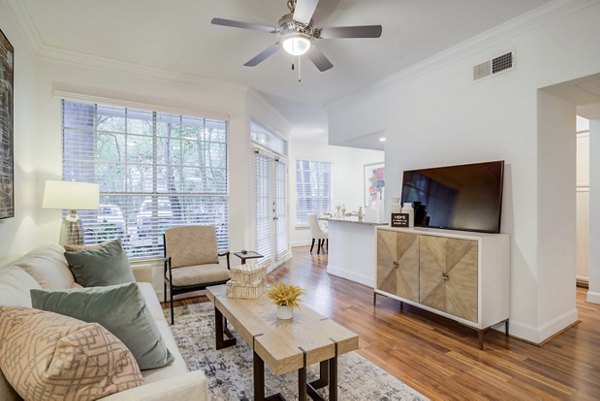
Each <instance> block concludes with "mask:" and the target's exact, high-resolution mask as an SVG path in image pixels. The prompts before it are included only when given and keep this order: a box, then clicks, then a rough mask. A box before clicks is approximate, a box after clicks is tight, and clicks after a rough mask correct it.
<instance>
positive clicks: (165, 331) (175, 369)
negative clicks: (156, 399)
mask: <svg viewBox="0 0 600 401" xmlns="http://www.w3.org/2000/svg"><path fill="white" fill-rule="evenodd" d="M156 325H157V326H158V329H159V330H160V333H161V334H162V337H163V339H164V340H165V343H166V344H167V347H168V348H169V349H170V350H173V357H174V360H173V363H172V364H170V365H169V366H165V367H164V368H160V369H149V370H143V371H142V375H143V376H144V381H145V382H146V383H153V382H155V381H158V380H163V379H166V378H169V377H174V376H180V375H182V374H185V373H187V372H188V368H187V365H186V363H185V360H184V359H183V357H182V356H181V353H180V352H179V348H178V347H177V343H176V342H175V337H173V334H172V333H171V328H170V326H169V323H167V321H166V320H161V321H158V322H156Z"/></svg>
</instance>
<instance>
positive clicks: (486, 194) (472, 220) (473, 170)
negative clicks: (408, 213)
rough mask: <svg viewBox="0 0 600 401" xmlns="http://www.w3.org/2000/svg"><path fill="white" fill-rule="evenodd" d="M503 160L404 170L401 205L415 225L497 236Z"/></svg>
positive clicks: (500, 210) (500, 211)
mask: <svg viewBox="0 0 600 401" xmlns="http://www.w3.org/2000/svg"><path fill="white" fill-rule="evenodd" d="M503 175H504V161H503V160H502V161H493V162H486V163H475V164H464V165H459V166H448V167H437V168H428V169H423V170H412V171H405V172H404V176H403V182H402V203H406V202H409V203H412V204H413V208H414V209H415V226H417V227H432V228H445V229H449V230H463V231H476V232H483V233H499V232H500V217H501V213H502V187H503Z"/></svg>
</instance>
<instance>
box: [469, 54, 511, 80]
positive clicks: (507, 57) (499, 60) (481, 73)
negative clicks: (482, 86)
mask: <svg viewBox="0 0 600 401" xmlns="http://www.w3.org/2000/svg"><path fill="white" fill-rule="evenodd" d="M511 68H513V53H512V52H509V53H506V54H503V55H501V56H498V57H494V58H493V59H491V60H487V61H485V62H483V63H481V64H477V65H476V66H474V67H473V81H477V80H478V79H481V78H485V77H487V76H490V75H494V74H498V73H499V72H502V71H506V70H510V69H511Z"/></svg>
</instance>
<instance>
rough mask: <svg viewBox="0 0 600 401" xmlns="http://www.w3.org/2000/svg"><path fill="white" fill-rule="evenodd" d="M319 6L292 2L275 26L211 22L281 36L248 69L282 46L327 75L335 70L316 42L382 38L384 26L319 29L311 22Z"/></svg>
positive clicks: (311, 0) (298, 0)
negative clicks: (302, 56) (306, 58)
mask: <svg viewBox="0 0 600 401" xmlns="http://www.w3.org/2000/svg"><path fill="white" fill-rule="evenodd" d="M317 4H319V0H289V1H288V2H287V6H288V8H289V10H290V13H289V14H286V15H284V16H283V17H281V18H280V19H279V22H278V23H277V26H276V27H271V26H266V25H258V24H251V23H248V22H241V21H234V20H230V19H224V18H213V19H212V20H211V23H213V24H215V25H223V26H230V27H234V28H242V29H250V30H253V31H262V32H268V33H271V34H277V35H279V40H278V41H277V42H276V43H275V44H274V45H271V46H269V47H268V48H267V49H265V50H263V51H262V52H260V53H259V54H257V55H256V56H255V57H254V58H252V59H251V60H249V61H248V62H246V63H245V64H244V65H245V66H247V67H254V66H256V65H258V64H260V63H261V62H263V61H264V60H265V59H267V58H268V57H270V56H272V55H273V54H275V53H276V52H277V51H278V50H279V49H280V48H281V47H283V49H284V50H285V51H286V52H287V53H289V54H291V55H292V56H301V55H303V54H306V55H307V56H308V58H309V59H310V61H312V62H313V64H314V65H315V66H316V67H317V68H318V69H319V71H321V72H324V71H327V70H329V69H330V68H331V67H333V64H331V62H330V61H329V60H328V59H327V57H325V55H324V54H323V53H322V52H321V51H320V50H319V48H318V47H317V46H316V43H315V42H316V41H317V40H319V39H341V38H378V37H380V36H381V30H382V28H381V25H360V26H339V27H329V28H317V27H315V26H314V25H313V21H312V16H313V14H314V12H315V9H316V8H317Z"/></svg>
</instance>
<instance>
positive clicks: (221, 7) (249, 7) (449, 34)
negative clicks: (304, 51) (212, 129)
mask: <svg viewBox="0 0 600 401" xmlns="http://www.w3.org/2000/svg"><path fill="white" fill-rule="evenodd" d="M19 1H23V2H24V4H25V6H26V9H27V11H28V13H29V14H30V16H31V20H32V22H33V25H34V26H35V28H36V30H37V32H38V33H39V36H40V39H41V41H42V43H43V44H44V45H45V46H49V47H56V48H61V49H67V50H71V51H75V52H81V53H87V54H93V55H97V56H103V57H107V58H110V59H116V60H122V61H127V62H133V63H137V64H142V65H148V66H152V67H158V68H163V69H168V70H172V71H177V72H183V73H188V74H196V75H200V76H204V77H208V78H212V79H218V80H225V81H231V82H236V83H240V84H243V85H247V86H250V87H252V88H254V89H256V90H257V91H258V92H260V93H262V94H263V95H264V96H265V97H266V98H267V99H268V100H269V101H270V102H272V103H273V104H274V105H275V106H276V107H277V108H278V109H279V110H280V111H281V112H282V113H283V114H284V116H286V117H287V118H288V119H289V121H290V123H292V125H294V126H295V127H296V130H295V131H297V132H302V131H306V132H307V133H310V132H312V133H315V132H323V130H324V129H326V127H327V117H326V115H325V113H324V111H323V109H322V106H323V105H325V104H327V103H329V102H332V101H334V100H336V99H338V98H340V97H343V96H344V95H347V94H349V93H351V92H354V91H356V90H358V89H360V88H362V87H364V86H367V85H369V84H370V83H373V82H375V81H377V80H379V79H381V78H383V77H385V76H387V75H390V74H392V73H394V72H396V71H399V70H401V69H403V68H406V67H408V66H410V65H412V64H414V63H416V62H418V61H421V60H423V59H425V58H427V57H429V56H432V55H433V54H435V53H437V52H439V51H441V50H443V49H446V48H448V47H450V46H452V45H455V44H457V43H459V42H461V41H463V40H466V39H468V38H470V37H472V36H475V35H477V34H479V33H481V32H483V31H486V30H488V29H490V28H492V27H494V26H496V25H498V24H500V23H502V22H505V21H507V20H509V19H512V18H514V17H516V16H518V15H520V14H522V13H524V12H527V11H529V10H531V9H533V8H536V7H538V6H541V5H543V4H545V3H547V2H548V1H549V0H502V1H498V0H453V1H448V0H368V1H367V0H362V1H361V0H321V1H320V3H319V5H318V7H317V12H316V13H315V16H314V22H315V25H316V26H319V27H324V26H344V25H367V24H381V25H382V26H383V34H382V37H381V38H380V39H336V40H321V41H319V42H318V46H319V47H320V48H321V50H322V51H323V53H325V55H326V56H327V57H328V58H329V59H330V60H331V62H332V63H333V65H334V68H333V69H331V70H329V71H327V72H324V73H320V72H319V71H318V70H317V69H316V68H315V67H314V66H313V65H312V64H310V62H309V61H308V60H306V61H305V60H303V61H302V75H303V79H302V82H301V83H298V82H297V75H296V72H293V71H291V70H290V66H291V63H292V58H291V56H288V55H286V54H285V53H284V52H282V51H280V52H279V53H277V54H275V55H274V56H272V57H271V58H269V59H267V60H266V61H264V62H263V63H262V64H260V65H258V66H257V67H253V68H250V67H244V66H243V64H244V63H245V62H246V61H248V60H249V59H250V58H252V57H254V56H255V55H256V54H257V53H259V52H260V51H262V50H263V49H265V48H267V47H268V46H270V45H271V44H273V43H275V41H276V36H275V35H271V34H268V33H263V32H255V31H247V30H241V29H235V28H227V27H222V26H216V25H212V24H210V20H211V19H212V18H213V17H222V18H228V19H236V20H241V21H247V22H253V23H259V24H264V25H273V26H275V25H276V22H277V20H278V19H279V18H280V17H281V16H282V15H283V14H286V13H287V6H286V2H287V0H168V1H165V0H126V1H124V0H102V1H81V0H53V1H48V0H19Z"/></svg>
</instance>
